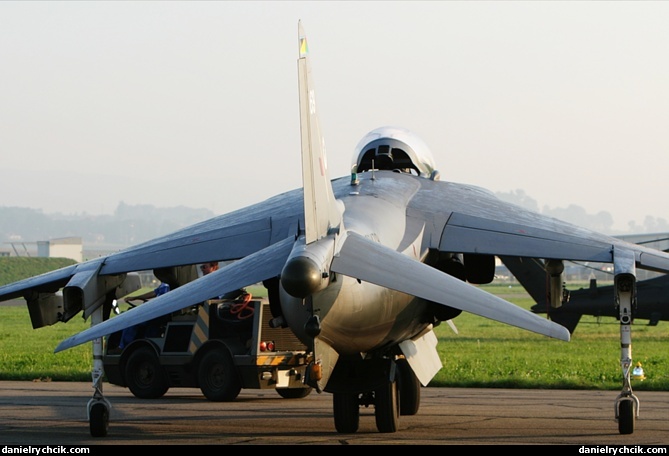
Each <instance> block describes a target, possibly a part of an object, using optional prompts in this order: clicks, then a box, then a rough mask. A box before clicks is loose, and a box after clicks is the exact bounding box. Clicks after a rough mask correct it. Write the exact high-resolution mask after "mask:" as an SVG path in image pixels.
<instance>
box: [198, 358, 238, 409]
mask: <svg viewBox="0 0 669 456" xmlns="http://www.w3.org/2000/svg"><path fill="white" fill-rule="evenodd" d="M197 374H198V375H197V380H198V383H199V385H200V390H201V391H202V394H204V396H205V397H206V398H207V399H209V400H210V401H215V402H230V401H233V400H235V398H236V397H237V396H238V395H239V392H240V391H241V390H242V384H241V382H240V380H239V376H238V375H237V369H236V368H235V365H234V363H233V362H232V357H231V356H230V354H229V353H228V352H227V351H226V350H225V349H217V350H212V351H210V352H209V353H207V354H206V355H204V357H203V358H202V361H200V366H199V367H198V371H197Z"/></svg>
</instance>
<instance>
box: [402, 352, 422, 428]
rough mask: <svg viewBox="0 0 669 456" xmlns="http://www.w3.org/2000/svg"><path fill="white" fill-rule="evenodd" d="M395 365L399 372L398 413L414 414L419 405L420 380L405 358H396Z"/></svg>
mask: <svg viewBox="0 0 669 456" xmlns="http://www.w3.org/2000/svg"><path fill="white" fill-rule="evenodd" d="M397 367H398V369H399V372H400V380H399V382H400V415H415V414H416V413H418V408H419V407H420V381H419V380H418V377H416V374H415V373H414V372H413V369H411V366H410V365H409V361H407V360H406V359H404V358H400V359H398V360H397Z"/></svg>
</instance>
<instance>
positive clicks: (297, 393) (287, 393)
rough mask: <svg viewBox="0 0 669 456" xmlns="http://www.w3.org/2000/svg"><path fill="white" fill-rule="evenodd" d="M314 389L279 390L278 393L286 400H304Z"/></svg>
mask: <svg viewBox="0 0 669 456" xmlns="http://www.w3.org/2000/svg"><path fill="white" fill-rule="evenodd" d="M312 390H313V388H311V387H308V388H277V389H276V392H277V393H279V396H281V397H282V398H284V399H302V398H303V397H307V396H308V395H309V394H311V391H312Z"/></svg>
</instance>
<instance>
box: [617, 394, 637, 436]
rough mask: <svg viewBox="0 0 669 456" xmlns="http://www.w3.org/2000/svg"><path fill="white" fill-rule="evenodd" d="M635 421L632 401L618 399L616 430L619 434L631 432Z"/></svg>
mask: <svg viewBox="0 0 669 456" xmlns="http://www.w3.org/2000/svg"><path fill="white" fill-rule="evenodd" d="M635 421H636V413H635V411H634V401H632V400H622V401H620V403H619V404H618V432H620V433H621V434H631V433H633V432H634V422H635Z"/></svg>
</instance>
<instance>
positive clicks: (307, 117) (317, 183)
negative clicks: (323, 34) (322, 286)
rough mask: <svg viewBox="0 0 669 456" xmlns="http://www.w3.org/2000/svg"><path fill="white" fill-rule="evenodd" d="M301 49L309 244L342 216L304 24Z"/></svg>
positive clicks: (299, 40) (303, 146)
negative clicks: (329, 163) (331, 180)
mask: <svg viewBox="0 0 669 456" xmlns="http://www.w3.org/2000/svg"><path fill="white" fill-rule="evenodd" d="M298 46H299V58H298V60H297V65H298V84H299V94H300V135H301V143H302V182H303V185H304V222H305V223H304V224H305V236H306V243H307V244H309V243H311V242H314V241H317V240H318V239H321V238H322V237H324V236H325V235H326V234H327V233H328V231H329V229H330V228H334V227H337V226H339V225H340V224H341V218H342V216H341V211H340V210H339V208H338V206H337V202H336V200H335V197H334V192H333V191H332V183H331V182H330V176H329V172H328V167H327V158H326V155H325V141H324V140H323V135H322V133H321V129H320V124H319V121H318V112H317V110H316V100H315V96H314V86H313V81H312V79H311V65H310V63H309V46H308V43H307V37H306V35H305V33H304V29H303V27H302V23H301V22H298Z"/></svg>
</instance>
